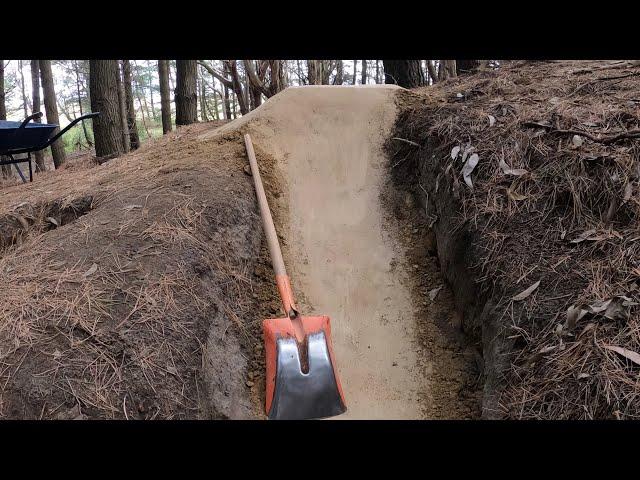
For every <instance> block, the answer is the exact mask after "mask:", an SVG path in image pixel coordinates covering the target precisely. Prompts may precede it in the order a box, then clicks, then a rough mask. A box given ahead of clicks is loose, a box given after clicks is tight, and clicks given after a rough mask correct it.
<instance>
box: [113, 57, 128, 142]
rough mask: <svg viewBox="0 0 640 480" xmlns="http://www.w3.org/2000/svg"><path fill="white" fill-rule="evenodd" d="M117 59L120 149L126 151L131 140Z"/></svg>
mask: <svg viewBox="0 0 640 480" xmlns="http://www.w3.org/2000/svg"><path fill="white" fill-rule="evenodd" d="M119 63H120V62H119V61H117V63H116V85H117V87H118V107H119V110H120V122H121V124H122V151H123V152H124V153H127V152H128V151H129V150H131V143H130V142H131V141H130V140H129V124H128V122H127V100H126V98H125V95H124V85H123V81H122V77H121V76H120V65H119Z"/></svg>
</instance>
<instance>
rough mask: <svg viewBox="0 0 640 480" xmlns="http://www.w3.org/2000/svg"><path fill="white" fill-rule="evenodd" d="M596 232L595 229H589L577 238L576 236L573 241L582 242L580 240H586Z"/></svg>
mask: <svg viewBox="0 0 640 480" xmlns="http://www.w3.org/2000/svg"><path fill="white" fill-rule="evenodd" d="M595 233H596V231H595V230H587V231H586V232H582V233H581V234H580V235H578V236H577V237H576V238H574V239H573V240H571V243H580V242H584V241H585V240H587V239H588V238H589V237H591V236H592V235H594V234H595Z"/></svg>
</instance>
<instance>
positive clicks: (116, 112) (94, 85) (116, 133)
mask: <svg viewBox="0 0 640 480" xmlns="http://www.w3.org/2000/svg"><path fill="white" fill-rule="evenodd" d="M117 71H118V63H117V60H89V95H90V97H91V110H92V111H94V112H100V115H99V116H98V117H96V118H94V119H93V133H94V136H95V144H96V157H97V158H98V162H100V159H101V158H104V157H108V158H112V157H113V156H117V155H119V154H120V153H122V117H121V116H120V107H119V104H118V85H117V83H116V75H117Z"/></svg>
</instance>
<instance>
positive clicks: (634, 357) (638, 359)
mask: <svg viewBox="0 0 640 480" xmlns="http://www.w3.org/2000/svg"><path fill="white" fill-rule="evenodd" d="M604 348H606V349H607V350H611V351H613V352H616V353H619V354H620V355H622V356H623V357H624V358H626V359H627V360H631V361H632V362H633V363H635V364H636V365H640V353H637V352H634V351H633V350H628V349H626V348H622V347H618V346H616V345H604Z"/></svg>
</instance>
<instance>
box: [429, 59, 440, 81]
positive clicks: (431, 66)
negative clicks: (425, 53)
mask: <svg viewBox="0 0 640 480" xmlns="http://www.w3.org/2000/svg"><path fill="white" fill-rule="evenodd" d="M426 62H427V73H428V74H429V77H431V83H432V84H433V83H436V82H437V81H438V72H436V66H435V65H434V64H433V60H426Z"/></svg>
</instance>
